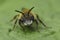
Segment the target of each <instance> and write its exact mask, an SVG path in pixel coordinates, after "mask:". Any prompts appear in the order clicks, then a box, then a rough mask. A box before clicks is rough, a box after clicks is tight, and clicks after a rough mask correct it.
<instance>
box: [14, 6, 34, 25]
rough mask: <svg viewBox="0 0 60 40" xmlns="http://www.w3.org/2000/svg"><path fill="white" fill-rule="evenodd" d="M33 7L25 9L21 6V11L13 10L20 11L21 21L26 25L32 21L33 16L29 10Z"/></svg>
mask: <svg viewBox="0 0 60 40" xmlns="http://www.w3.org/2000/svg"><path fill="white" fill-rule="evenodd" d="M33 8H34V7H32V8H31V9H29V10H28V9H26V8H23V9H22V12H21V11H18V10H15V11H16V12H19V13H21V14H22V15H23V16H22V21H23V23H24V24H25V25H27V24H29V25H30V24H31V23H32V21H33V20H34V17H33V15H31V14H30V13H31V10H32V9H33Z"/></svg>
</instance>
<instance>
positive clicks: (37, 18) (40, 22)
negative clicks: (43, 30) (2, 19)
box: [37, 15, 46, 27]
mask: <svg viewBox="0 0 60 40" xmlns="http://www.w3.org/2000/svg"><path fill="white" fill-rule="evenodd" d="M37 19H38V21H39V22H40V23H42V24H43V25H44V26H45V27H46V25H45V24H44V23H43V22H42V21H41V20H40V19H39V17H38V15H37Z"/></svg>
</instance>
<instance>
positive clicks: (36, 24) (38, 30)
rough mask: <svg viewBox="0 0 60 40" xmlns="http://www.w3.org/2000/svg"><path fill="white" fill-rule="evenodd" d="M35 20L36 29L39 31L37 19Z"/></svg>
mask: <svg viewBox="0 0 60 40" xmlns="http://www.w3.org/2000/svg"><path fill="white" fill-rule="evenodd" d="M35 22H36V30H37V31H38V32H39V27H38V24H39V23H38V20H35Z"/></svg>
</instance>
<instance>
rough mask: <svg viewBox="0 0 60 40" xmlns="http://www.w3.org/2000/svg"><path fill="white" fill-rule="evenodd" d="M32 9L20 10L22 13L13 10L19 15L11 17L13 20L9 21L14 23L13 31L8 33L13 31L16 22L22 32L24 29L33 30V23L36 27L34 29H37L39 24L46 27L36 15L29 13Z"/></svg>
mask: <svg viewBox="0 0 60 40" xmlns="http://www.w3.org/2000/svg"><path fill="white" fill-rule="evenodd" d="M33 8H34V7H32V8H31V9H27V8H22V11H18V10H15V11H16V12H18V13H19V14H17V15H15V16H14V17H13V19H12V20H11V21H14V20H15V22H14V26H13V29H9V32H11V31H12V30H14V29H15V27H16V23H17V21H18V24H19V25H20V27H21V28H22V30H25V27H28V28H30V29H33V27H32V23H34V22H35V23H36V25H37V26H36V29H38V25H39V23H41V24H42V25H44V26H45V27H46V25H45V24H44V23H43V22H42V21H41V19H40V18H39V16H38V15H37V14H34V13H32V12H31V11H32V9H33Z"/></svg>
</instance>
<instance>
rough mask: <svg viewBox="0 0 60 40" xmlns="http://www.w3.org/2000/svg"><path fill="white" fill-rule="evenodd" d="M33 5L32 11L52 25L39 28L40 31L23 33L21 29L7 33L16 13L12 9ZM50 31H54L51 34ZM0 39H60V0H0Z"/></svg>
mask: <svg viewBox="0 0 60 40" xmlns="http://www.w3.org/2000/svg"><path fill="white" fill-rule="evenodd" d="M33 6H34V7H35V8H34V9H33V10H32V12H34V13H36V14H38V15H39V17H40V18H41V20H42V21H43V22H44V23H45V24H46V25H47V26H48V27H52V28H51V29H50V30H49V31H48V28H46V29H41V31H40V33H38V32H33V33H27V34H24V33H23V32H22V31H21V30H19V31H20V32H18V33H17V31H16V30H17V29H16V30H15V32H14V31H13V32H11V33H10V34H9V35H8V29H9V28H12V27H13V26H11V25H10V23H9V20H11V19H12V18H13V17H14V15H16V14H18V13H16V12H15V11H14V10H16V9H17V10H21V8H23V7H25V8H28V9H30V8H31V7H33ZM50 31H55V33H54V32H53V33H52V34H53V35H52V34H51V33H50ZM0 40H60V0H0Z"/></svg>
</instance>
